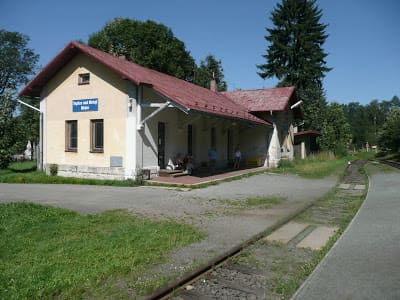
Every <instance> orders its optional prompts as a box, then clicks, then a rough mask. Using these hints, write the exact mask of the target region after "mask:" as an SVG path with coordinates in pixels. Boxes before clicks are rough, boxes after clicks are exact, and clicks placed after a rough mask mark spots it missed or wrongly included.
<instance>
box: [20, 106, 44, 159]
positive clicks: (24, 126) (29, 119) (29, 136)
mask: <svg viewBox="0 0 400 300" xmlns="http://www.w3.org/2000/svg"><path fill="white" fill-rule="evenodd" d="M23 101H24V102H25V103H28V104H30V105H32V106H33V107H36V108H39V105H40V102H39V100H37V99H28V98H24V99H23ZM39 119H40V114H39V112H38V111H35V110H33V109H32V108H29V107H26V106H25V105H22V104H21V105H19V114H18V116H17V117H16V122H17V127H16V131H17V138H18V139H17V144H16V145H15V148H16V151H17V152H22V151H24V150H25V148H26V144H27V142H28V141H30V142H31V147H32V155H33V144H36V145H37V144H39V122H40V121H39Z"/></svg>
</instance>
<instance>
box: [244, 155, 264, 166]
mask: <svg viewBox="0 0 400 300" xmlns="http://www.w3.org/2000/svg"><path fill="white" fill-rule="evenodd" d="M246 166H248V167H250V166H251V167H261V157H248V158H246Z"/></svg>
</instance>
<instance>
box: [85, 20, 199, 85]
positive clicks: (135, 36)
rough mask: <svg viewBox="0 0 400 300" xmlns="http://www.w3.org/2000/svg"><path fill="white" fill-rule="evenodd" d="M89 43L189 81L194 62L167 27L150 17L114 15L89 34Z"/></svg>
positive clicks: (194, 67) (191, 79) (191, 76)
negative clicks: (111, 19) (141, 18)
mask: <svg viewBox="0 0 400 300" xmlns="http://www.w3.org/2000/svg"><path fill="white" fill-rule="evenodd" d="M88 44H89V46H91V47H94V48H97V49H100V50H102V51H105V52H108V53H111V54H113V55H115V56H121V55H123V56H125V57H126V59H127V60H129V61H133V62H135V63H137V64H140V65H142V66H144V67H148V68H150V69H153V70H157V71H160V72H162V73H165V74H169V75H172V76H175V77H177V78H180V79H184V80H187V81H190V82H192V81H193V75H194V70H195V69H196V64H195V61H194V59H193V57H192V56H191V55H190V52H189V51H187V50H186V48H185V44H184V43H183V42H182V41H180V40H179V39H177V38H176V37H175V36H174V34H173V33H172V31H171V29H169V28H168V27H166V26H165V25H162V24H158V23H156V22H154V21H150V20H148V21H145V22H141V21H137V20H131V19H127V18H125V19H124V18H116V19H114V20H113V21H111V22H108V23H107V24H106V25H105V26H104V28H103V29H101V30H100V31H98V32H96V33H93V34H91V35H90V36H89V41H88Z"/></svg>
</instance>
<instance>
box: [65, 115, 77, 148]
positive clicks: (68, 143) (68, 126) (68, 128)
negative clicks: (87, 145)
mask: <svg viewBox="0 0 400 300" xmlns="http://www.w3.org/2000/svg"><path fill="white" fill-rule="evenodd" d="M74 124H75V133H76V136H75V137H72V134H73V128H72V126H73V125H74ZM73 138H74V139H75V143H76V145H75V147H74V146H73V141H72V139H73ZM65 151H66V152H78V121H77V120H66V121H65Z"/></svg>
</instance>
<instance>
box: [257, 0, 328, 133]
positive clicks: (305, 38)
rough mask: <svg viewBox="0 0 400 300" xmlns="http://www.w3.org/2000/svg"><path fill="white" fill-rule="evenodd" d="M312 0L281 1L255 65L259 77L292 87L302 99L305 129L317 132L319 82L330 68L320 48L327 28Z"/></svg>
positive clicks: (321, 110)
mask: <svg viewBox="0 0 400 300" xmlns="http://www.w3.org/2000/svg"><path fill="white" fill-rule="evenodd" d="M321 16H322V11H321V9H319V8H318V7H317V5H316V4H315V0H282V2H281V3H278V4H277V6H276V7H275V9H274V11H273V12H272V14H271V20H272V23H273V25H274V26H273V28H267V29H266V30H267V32H268V35H267V36H265V39H266V40H267V42H268V43H269V46H268V49H267V52H266V54H265V55H263V57H264V58H265V59H266V61H267V62H266V63H265V64H262V65H259V66H257V67H258V69H259V72H258V74H259V75H260V76H261V77H262V78H272V77H276V78H277V79H278V80H279V83H278V86H295V87H296V88H297V91H298V95H299V97H300V98H301V100H303V102H304V103H303V106H302V107H303V111H304V119H305V128H306V129H308V128H312V129H321V128H318V127H320V125H319V124H321V122H320V119H321V117H322V116H323V115H324V110H325V108H326V100H325V95H324V89H323V87H322V79H323V78H324V76H325V74H326V73H327V72H328V71H330V70H331V69H330V68H328V67H327V66H326V61H325V58H326V56H327V54H326V52H325V51H324V50H323V48H322V46H323V44H324V42H325V40H326V38H327V37H328V35H327V34H326V33H325V30H326V27H327V25H325V24H322V23H321V21H320V19H321Z"/></svg>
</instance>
